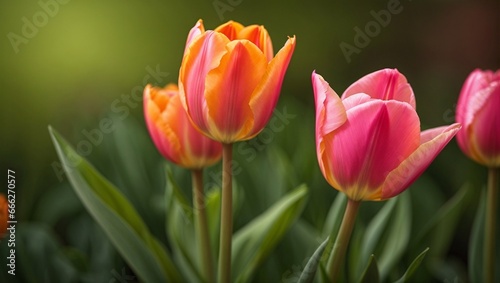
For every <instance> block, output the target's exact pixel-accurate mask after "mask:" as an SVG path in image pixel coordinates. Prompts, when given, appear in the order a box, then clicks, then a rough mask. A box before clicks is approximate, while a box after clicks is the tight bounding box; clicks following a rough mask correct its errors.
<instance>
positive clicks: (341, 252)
mask: <svg viewBox="0 0 500 283" xmlns="http://www.w3.org/2000/svg"><path fill="white" fill-rule="evenodd" d="M360 203H361V202H360V201H355V200H352V199H348V200H347V206H346V209H345V213H344V218H343V219H342V224H341V225H340V230H339V232H338V234H337V235H333V234H332V235H331V236H330V237H331V238H333V239H335V244H333V249H332V253H331V255H330V259H329V260H328V268H327V271H328V276H329V277H330V280H331V282H337V281H338V280H339V277H340V270H341V267H342V265H343V263H344V257H345V253H346V251H347V246H348V245H349V239H350V238H351V233H352V230H353V228H354V222H355V220H356V215H357V213H358V210H359V204H360Z"/></svg>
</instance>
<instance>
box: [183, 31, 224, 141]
mask: <svg viewBox="0 0 500 283" xmlns="http://www.w3.org/2000/svg"><path fill="white" fill-rule="evenodd" d="M227 43H229V39H228V38H227V37H226V36H225V35H223V34H222V33H218V32H214V31H207V32H205V33H203V34H202V35H201V36H199V37H197V38H196V39H195V40H194V41H193V42H192V43H191V45H190V46H189V48H188V50H187V52H186V54H185V55H184V58H183V60H182V65H181V69H180V71H179V95H180V98H181V102H182V105H183V106H184V108H185V110H186V111H187V112H188V113H189V116H190V118H191V120H192V122H193V124H194V125H195V126H196V127H197V128H198V129H199V130H200V131H202V132H205V133H206V132H207V128H208V124H207V114H208V113H207V111H206V107H207V105H206V100H205V78H206V77H207V74H208V72H209V71H210V70H212V69H215V68H216V67H217V66H218V65H219V64H220V60H221V58H222V56H223V55H224V54H226V53H227V50H226V44H227ZM186 93H189V96H188V97H186Z"/></svg>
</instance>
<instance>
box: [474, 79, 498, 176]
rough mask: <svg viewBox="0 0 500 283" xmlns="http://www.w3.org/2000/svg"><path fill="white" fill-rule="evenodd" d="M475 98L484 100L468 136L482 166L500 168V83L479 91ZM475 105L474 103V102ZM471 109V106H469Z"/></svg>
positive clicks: (494, 83)
mask: <svg viewBox="0 0 500 283" xmlns="http://www.w3.org/2000/svg"><path fill="white" fill-rule="evenodd" d="M474 97H478V98H479V97H480V98H479V99H483V98H484V103H482V104H483V105H482V107H481V108H480V109H477V112H476V113H475V118H474V120H473V122H472V125H470V128H468V129H466V130H467V131H469V130H470V133H468V135H469V136H470V138H471V142H472V144H473V146H472V150H475V151H477V152H475V153H473V155H475V154H477V155H478V157H477V159H481V161H482V162H481V163H482V164H489V165H490V166H500V115H498V111H499V110H500V81H499V82H493V83H491V84H490V86H489V87H487V88H485V89H483V90H481V91H479V92H478V93H477V95H475V96H474ZM472 103H473V102H472ZM469 107H470V105H469Z"/></svg>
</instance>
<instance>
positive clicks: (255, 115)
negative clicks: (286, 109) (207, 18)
mask: <svg viewBox="0 0 500 283" xmlns="http://www.w3.org/2000/svg"><path fill="white" fill-rule="evenodd" d="M294 48H295V37H292V38H289V39H288V41H287V42H286V43H285V46H284V47H283V48H282V49H281V50H280V51H279V52H278V53H277V54H276V56H274V57H273V46H272V43H271V38H270V37H269V34H268V33H267V30H266V29H265V28H264V27H263V26H258V25H251V26H247V27H244V26H243V25H241V24H239V23H237V22H233V21H229V22H227V23H225V24H223V25H221V26H219V27H217V28H216V29H215V30H208V31H205V29H204V27H203V23H202V21H201V20H200V21H198V22H197V23H196V25H195V26H194V27H193V28H192V29H191V31H190V32H189V35H188V39H187V42H186V48H185V51H184V58H183V60H182V64H181V68H180V72H179V92H180V96H181V101H182V104H183V106H184V108H185V109H186V112H187V113H188V115H189V117H190V118H191V121H192V122H193V124H194V125H195V126H196V127H197V129H198V130H200V131H201V132H202V133H203V134H205V135H206V136H208V137H210V138H212V139H214V140H217V141H220V142H223V143H233V142H236V141H242V140H248V139H251V138H253V137H255V136H256V135H257V134H258V133H259V132H260V131H262V129H263V128H264V126H265V125H266V124H267V122H268V120H269V118H270V117H271V114H272V111H273V109H274V107H275V106H276V102H277V101H278V97H279V93H280V90H281V85H282V82H283V77H284V76H285V71H286V69H287V67H288V63H289V62H290V59H291V57H292V53H293V51H294Z"/></svg>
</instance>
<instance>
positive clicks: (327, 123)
mask: <svg viewBox="0 0 500 283" xmlns="http://www.w3.org/2000/svg"><path fill="white" fill-rule="evenodd" d="M312 84H313V90H314V97H315V103H316V152H317V157H318V162H319V166H320V169H321V172H322V173H323V176H324V177H325V179H326V180H327V181H328V183H329V184H330V185H331V186H332V187H334V188H335V189H337V190H339V191H341V192H343V193H345V194H346V195H347V197H348V203H347V207H346V211H345V214H344V218H343V220H342V224H341V227H340V230H339V234H338V236H337V235H332V238H335V239H336V242H335V245H334V249H333V251H332V253H331V255H330V259H329V261H328V264H327V265H328V273H329V276H330V279H331V280H332V281H335V280H336V279H337V277H338V275H339V270H340V267H341V264H342V262H343V257H344V255H345V252H346V249H347V244H348V242H349V238H350V235H351V233H352V229H353V227H354V221H355V216H356V213H357V211H358V208H359V204H360V202H361V201H364V200H373V201H378V200H385V199H388V198H391V197H394V196H396V195H398V194H400V193H402V192H403V191H404V190H405V189H407V188H408V186H410V185H411V184H412V183H413V182H414V181H415V180H416V179H417V178H418V177H419V176H420V175H421V174H422V173H423V172H424V170H425V169H426V168H427V167H428V166H429V165H430V163H431V162H432V160H433V159H434V158H435V157H436V156H437V155H438V153H439V152H440V151H441V150H442V149H443V148H444V146H445V145H446V144H447V143H448V142H449V141H450V140H451V139H452V138H453V136H454V135H455V134H456V133H457V131H458V130H459V129H460V124H453V125H450V126H443V127H438V128H433V129H429V130H426V131H423V132H421V131H420V121H419V117H418V115H417V112H416V110H415V107H416V105H415V96H414V94H413V91H412V89H411V87H410V85H409V84H408V82H407V80H406V78H405V77H404V76H403V75H402V74H401V73H399V72H398V71H397V70H396V69H393V70H391V69H384V70H380V71H377V72H374V73H371V74H369V75H366V76H365V77H363V78H361V79H359V80H358V81H357V82H355V83H354V84H352V85H351V86H350V87H348V88H347V90H346V91H345V92H344V93H343V95H342V97H341V98H339V97H338V95H337V94H336V93H335V91H334V90H333V89H332V88H331V87H330V86H329V84H328V83H327V82H326V81H325V80H324V79H323V77H321V76H320V75H318V74H316V73H315V72H313V74H312Z"/></svg>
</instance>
